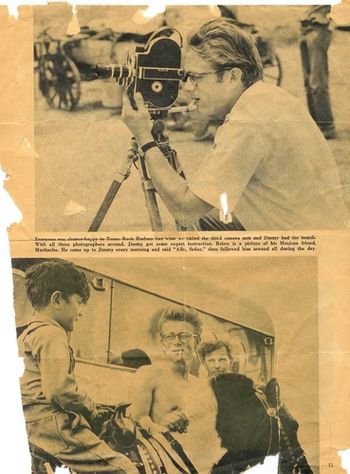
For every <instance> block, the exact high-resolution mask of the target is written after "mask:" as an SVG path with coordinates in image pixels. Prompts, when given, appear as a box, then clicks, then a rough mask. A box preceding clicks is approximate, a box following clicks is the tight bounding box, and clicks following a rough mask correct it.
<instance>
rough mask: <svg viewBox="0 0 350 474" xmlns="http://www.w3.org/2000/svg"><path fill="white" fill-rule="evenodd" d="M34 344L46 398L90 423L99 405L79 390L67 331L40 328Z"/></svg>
mask: <svg viewBox="0 0 350 474" xmlns="http://www.w3.org/2000/svg"><path fill="white" fill-rule="evenodd" d="M31 345H32V350H33V355H34V357H35V358H36V360H37V363H38V365H39V369H40V374H41V383H42V390H43V394H44V395H45V397H46V398H47V399H48V400H50V401H52V402H54V403H56V404H57V405H59V406H60V407H61V408H62V409H63V410H65V411H72V412H75V413H80V414H82V415H83V416H84V417H85V418H86V419H87V420H88V421H89V420H90V419H91V416H93V415H94V412H95V404H94V402H93V401H92V400H91V399H90V398H89V397H88V395H87V394H86V393H85V392H83V391H81V390H79V388H78V385H77V383H76V380H75V377H74V373H73V368H72V359H71V354H70V349H69V346H68V340H67V338H66V336H65V334H64V332H63V330H62V331H61V330H60V329H58V328H52V327H49V326H45V327H43V328H40V329H38V330H36V331H34V332H33V337H32V344H31Z"/></svg>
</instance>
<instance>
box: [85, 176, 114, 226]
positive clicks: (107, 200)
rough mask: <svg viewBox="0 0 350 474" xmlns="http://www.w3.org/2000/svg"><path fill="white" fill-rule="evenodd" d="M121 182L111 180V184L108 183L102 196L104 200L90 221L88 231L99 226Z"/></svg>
mask: <svg viewBox="0 0 350 474" xmlns="http://www.w3.org/2000/svg"><path fill="white" fill-rule="evenodd" d="M121 184H122V183H121V182H119V181H116V180H113V181H112V184H111V185H110V187H109V189H108V191H107V194H106V196H105V198H104V200H103V201H102V203H101V206H100V208H99V210H98V211H97V214H96V216H95V218H94V220H93V221H92V224H91V225H90V227H89V232H96V231H98V229H99V228H100V226H101V224H102V221H103V219H104V218H105V216H106V214H107V212H108V209H109V208H110V207H111V205H112V202H113V200H114V198H115V196H116V195H117V192H118V191H119V188H120V186H121Z"/></svg>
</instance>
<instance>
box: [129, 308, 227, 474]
mask: <svg viewBox="0 0 350 474" xmlns="http://www.w3.org/2000/svg"><path fill="white" fill-rule="evenodd" d="M157 332H158V337H159V341H160V344H161V348H162V355H161V356H160V358H159V359H158V360H156V361H154V360H153V364H152V365H148V366H143V367H141V368H140V369H139V370H138V371H137V374H136V386H135V387H134V390H133V396H131V397H130V401H131V402H132V405H131V407H130V409H131V415H132V416H133V417H134V418H135V419H136V420H138V421H139V422H140V424H141V425H142V426H143V427H144V428H145V429H148V430H149V431H150V432H151V433H157V432H159V431H161V432H162V431H168V430H170V431H172V432H173V435H174V437H176V439H177V440H178V441H179V443H180V444H181V445H182V447H183V448H184V450H185V452H186V454H187V456H188V457H189V459H190V460H191V462H192V463H193V464H194V466H195V467H196V469H197V471H198V472H200V473H201V474H206V473H209V472H210V471H211V468H212V466H213V464H214V463H215V462H217V461H218V459H220V457H221V456H222V453H223V450H222V448H221V446H220V439H219V437H218V435H217V432H216V430H215V419H216V412H217V407H216V401H215V398H214V396H213V393H212V390H211V388H210V386H209V384H208V382H207V379H204V380H200V379H199V378H198V377H195V376H193V375H191V374H190V369H191V366H192V362H193V361H194V359H195V352H196V347H197V345H198V343H199V342H200V335H201V322H200V320H199V318H198V315H197V313H196V312H195V311H194V310H192V309H189V308H178V307H170V308H165V309H163V310H161V311H160V314H159V319H158V325H157ZM203 433H205V436H203Z"/></svg>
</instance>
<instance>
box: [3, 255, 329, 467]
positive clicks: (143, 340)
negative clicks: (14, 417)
mask: <svg viewBox="0 0 350 474" xmlns="http://www.w3.org/2000/svg"><path fill="white" fill-rule="evenodd" d="M12 267H13V282H14V304H15V312H16V327H17V338H18V339H17V341H18V347H19V354H20V355H21V356H22V357H23V358H24V366H25V370H24V374H23V376H22V377H21V381H20V383H21V393H22V403H23V411H24V416H25V420H26V428H27V433H28V441H29V447H30V452H31V457H32V473H33V474H50V473H52V472H55V469H56V468H57V467H58V466H59V467H66V468H69V469H70V471H69V472H72V473H82V472H90V473H107V472H109V473H118V474H120V473H125V474H126V473H128V474H137V473H140V474H148V473H154V474H168V473H174V474H175V473H183V474H196V473H198V474H206V473H207V474H222V473H223V474H228V473H230V474H236V473H237V474H238V473H241V472H244V471H246V470H247V469H249V468H254V467H255V466H258V465H265V464H266V463H267V462H268V461H269V460H270V459H272V458H271V456H274V455H278V457H277V458H276V466H277V459H278V471H277V467H276V470H273V469H271V470H267V471H264V472H279V473H280V474H292V473H297V472H298V473H303V474H309V473H315V474H316V473H318V472H319V454H320V453H319V433H320V431H319V427H320V423H321V422H323V421H324V420H323V419H322V418H323V417H326V415H325V413H324V412H323V411H322V410H319V400H318V396H319V395H318V389H319V376H318V373H319V345H318V344H319V341H318V280H317V277H318V272H317V258H314V257H294V258H291V257H279V258H277V259H276V258H273V257H264V258H259V257H252V258H240V257H235V258H225V259H222V258H199V259H198V258H188V259H186V265H185V267H184V266H183V261H182V259H178V258H161V259H159V258H132V259H131V258H125V259H105V258H100V259H96V258H95V259H91V258H90V259H73V260H71V261H67V260H63V259H38V258H16V259H13V260H12ZM257 283H259V284H257ZM324 436H325V433H323V437H324ZM327 436H330V433H328V434H327ZM327 436H326V437H327ZM60 472H61V471H60Z"/></svg>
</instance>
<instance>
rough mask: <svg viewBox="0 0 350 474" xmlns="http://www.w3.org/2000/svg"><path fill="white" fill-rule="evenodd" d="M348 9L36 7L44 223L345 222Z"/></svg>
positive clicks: (60, 226) (159, 227)
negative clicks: (153, 10) (343, 10)
mask: <svg viewBox="0 0 350 474" xmlns="http://www.w3.org/2000/svg"><path fill="white" fill-rule="evenodd" d="M341 7H342V5H338V6H332V7H331V6H327V5H313V6H305V5H304V6H243V5H239V6H229V5H225V6H222V5H217V6H215V5H211V6H167V7H166V9H165V10H164V11H163V12H162V13H157V14H156V15H154V14H153V13H152V12H151V11H150V9H149V8H148V7H131V6H79V7H77V8H76V9H75V10H74V11H72V7H71V6H70V5H68V4H50V5H46V6H36V7H33V22H34V23H33V50H34V55H33V68H34V134H35V151H36V158H35V215H36V217H35V230H36V231H37V232H92V233H93V232H114V231H115V232H121V231H122V232H129V231H131V232H132V231H144V232H146V231H169V232H173V231H226V230H227V231H269V230H273V231H278V230H281V231H283V230H335V229H337V230H342V229H348V228H349V227H350V214H349V209H350V186H349V184H350V163H349V154H348V151H347V150H348V149H349V146H350V131H349V127H348V124H349V121H350V100H349V94H350V92H349V88H348V79H347V77H348V74H347V71H349V70H350V55H349V54H348V52H347V51H348V50H349V49H350V24H346V23H345V22H344V21H343V18H345V17H346V15H345V16H344V15H343V14H342V12H341ZM349 8H350V7H349Z"/></svg>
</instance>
